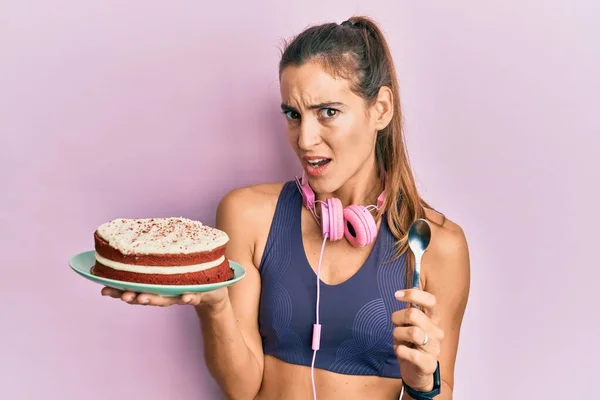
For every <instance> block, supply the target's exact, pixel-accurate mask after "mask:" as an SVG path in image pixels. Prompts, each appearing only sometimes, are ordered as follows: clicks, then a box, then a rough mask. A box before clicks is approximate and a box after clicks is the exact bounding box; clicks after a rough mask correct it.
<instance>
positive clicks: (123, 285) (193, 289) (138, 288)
mask: <svg viewBox="0 0 600 400" xmlns="http://www.w3.org/2000/svg"><path fill="white" fill-rule="evenodd" d="M95 254H96V252H95V251H94V250H91V251H84V252H83V253H79V254H75V255H74V256H73V257H71V259H70V260H69V265H70V266H71V268H72V269H73V271H75V272H77V273H78V274H79V275H81V276H83V277H84V278H86V279H89V280H90V281H92V282H96V283H98V284H100V285H104V286H108V287H111V288H115V289H119V290H126V291H130V292H136V293H150V294H156V295H159V296H163V297H175V296H181V295H182V294H184V293H202V292H210V291H212V290H216V289H219V288H222V287H227V286H230V285H233V284H234V283H236V282H239V281H240V280H242V279H243V278H244V276H246V270H245V269H244V267H242V266H241V265H240V264H238V263H236V262H234V261H231V260H229V265H230V266H231V268H232V269H233V279H231V280H229V281H226V282H218V283H209V284H205V285H155V284H147V283H134V282H124V281H117V280H114V279H107V278H102V277H100V276H96V275H92V273H91V272H90V270H91V269H92V267H93V266H94V264H95V263H96V257H95Z"/></svg>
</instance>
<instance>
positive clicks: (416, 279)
mask: <svg viewBox="0 0 600 400" xmlns="http://www.w3.org/2000/svg"><path fill="white" fill-rule="evenodd" d="M412 287H413V289H420V287H421V260H420V259H419V258H417V257H415V273H414V274H413V282H412ZM410 306H411V307H414V308H419V306H418V305H417V304H414V303H411V304H410Z"/></svg>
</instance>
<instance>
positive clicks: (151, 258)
mask: <svg viewBox="0 0 600 400" xmlns="http://www.w3.org/2000/svg"><path fill="white" fill-rule="evenodd" d="M228 241H229V237H228V236H227V234H226V233H225V232H223V231H221V230H219V229H216V228H213V227H210V226H207V225H204V224H202V223H201V222H199V221H194V220H191V219H187V218H142V219H115V220H112V221H110V222H106V223H104V224H102V225H100V226H99V227H98V228H97V229H96V231H95V232H94V245H95V250H96V262H95V264H94V266H93V267H92V271H91V272H92V274H94V275H96V276H100V277H104V278H109V279H115V280H119V281H126V282H135V283H150V284H161V285H199V284H207V283H216V282H223V281H227V280H230V279H232V278H233V270H232V269H231V267H230V266H229V260H227V258H226V257H225V248H226V246H227V242H228Z"/></svg>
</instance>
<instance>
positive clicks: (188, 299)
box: [183, 297, 192, 304]
mask: <svg viewBox="0 0 600 400" xmlns="http://www.w3.org/2000/svg"><path fill="white" fill-rule="evenodd" d="M183 302H184V303H186V304H187V303H191V302H192V298H191V297H184V298H183Z"/></svg>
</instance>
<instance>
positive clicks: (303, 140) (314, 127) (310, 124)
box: [298, 119, 321, 150]
mask: <svg viewBox="0 0 600 400" xmlns="http://www.w3.org/2000/svg"><path fill="white" fill-rule="evenodd" d="M320 142H321V130H320V126H319V123H318V122H317V121H313V120H311V119H304V120H303V121H302V122H301V125H300V134H299V136H298V147H299V148H300V149H302V150H310V149H311V148H312V147H314V146H316V145H317V144H319V143H320Z"/></svg>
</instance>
